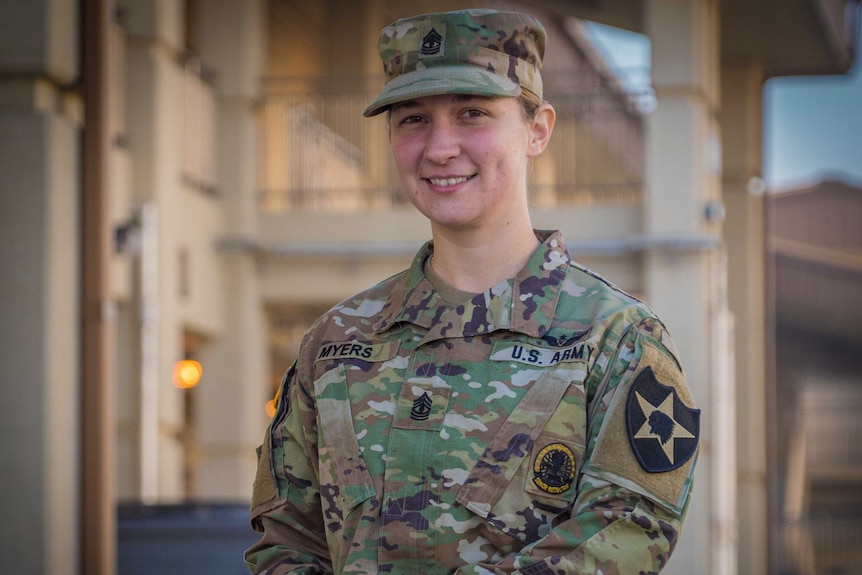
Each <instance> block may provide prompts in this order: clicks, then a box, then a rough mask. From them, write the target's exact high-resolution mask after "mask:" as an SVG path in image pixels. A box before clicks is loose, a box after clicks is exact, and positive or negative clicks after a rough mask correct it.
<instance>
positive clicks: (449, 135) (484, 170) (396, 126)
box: [389, 95, 553, 231]
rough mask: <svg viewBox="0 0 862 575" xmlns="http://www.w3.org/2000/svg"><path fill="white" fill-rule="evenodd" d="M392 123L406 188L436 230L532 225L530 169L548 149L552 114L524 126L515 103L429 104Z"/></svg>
mask: <svg viewBox="0 0 862 575" xmlns="http://www.w3.org/2000/svg"><path fill="white" fill-rule="evenodd" d="M389 121H390V144H391V147H392V154H393V157H394V159H395V167H396V169H397V170H398V177H399V180H400V182H401V188H402V190H403V191H404V193H405V194H407V196H408V197H409V198H410V201H411V202H412V203H413V205H414V206H416V208H417V209H418V210H419V211H420V212H422V213H423V214H424V215H425V216H426V217H427V218H429V219H430V220H431V222H432V225H436V226H444V227H448V228H454V229H466V228H471V227H480V226H487V225H491V226H505V225H506V223H507V222H511V221H512V219H513V218H522V217H524V218H528V217H529V212H528V209H527V197H526V196H527V194H526V171H527V161H528V159H529V158H531V157H534V156H537V155H538V154H540V153H541V152H542V150H544V148H545V146H546V145H547V140H548V138H549V137H550V132H551V130H552V128H553V108H550V106H542V107H540V109H539V112H538V114H537V115H536V118H535V119H533V120H527V119H526V118H525V114H524V111H523V108H522V106H521V103H520V101H519V100H518V99H516V98H485V97H479V96H464V95H443V96H428V97H423V98H417V99H415V100H411V101H408V102H405V103H403V104H399V105H397V106H395V107H393V109H392V111H391V114H390V119H389ZM496 229H499V230H501V231H502V229H503V228H496Z"/></svg>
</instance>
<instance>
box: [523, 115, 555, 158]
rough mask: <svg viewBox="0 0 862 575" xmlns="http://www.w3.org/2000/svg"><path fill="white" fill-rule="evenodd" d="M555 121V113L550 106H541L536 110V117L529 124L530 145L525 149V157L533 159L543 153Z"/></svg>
mask: <svg viewBox="0 0 862 575" xmlns="http://www.w3.org/2000/svg"><path fill="white" fill-rule="evenodd" d="M556 121H557V111H556V110H554V107H553V106H551V105H550V104H541V105H540V106H539V109H538V110H536V117H535V118H533V120H532V122H531V123H530V145H529V146H528V147H527V157H528V158H535V157H536V156H538V155H539V154H541V153H542V152H544V151H545V148H546V147H548V142H549V141H550V140H551V133H552V132H553V131H554V122H556Z"/></svg>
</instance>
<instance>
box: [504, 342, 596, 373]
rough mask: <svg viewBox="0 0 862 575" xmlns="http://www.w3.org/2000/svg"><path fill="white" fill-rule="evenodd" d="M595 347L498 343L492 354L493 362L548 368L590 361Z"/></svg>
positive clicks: (582, 343) (581, 344)
mask: <svg viewBox="0 0 862 575" xmlns="http://www.w3.org/2000/svg"><path fill="white" fill-rule="evenodd" d="M592 353H593V347H592V346H591V345H589V344H587V343H584V342H581V343H576V344H574V345H570V346H567V347H538V346H535V345H528V344H523V343H511V342H497V343H495V344H494V350H493V352H492V353H491V361H514V362H518V363H525V364H527V365H535V366H537V367H548V366H551V365H557V364H558V363H563V362H577V361H580V362H585V361H589V359H590V356H591V355H592Z"/></svg>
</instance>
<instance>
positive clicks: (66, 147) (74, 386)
mask: <svg viewBox="0 0 862 575" xmlns="http://www.w3.org/2000/svg"><path fill="white" fill-rule="evenodd" d="M13 4H14V5H13ZM77 7H78V3H77V2H73V1H72V0H67V1H53V2H48V1H33V2H26V3H6V5H4V7H3V9H2V12H0V13H2V17H0V174H2V182H0V269H2V279H0V312H2V317H3V318H4V320H3V323H2V326H0V361H2V365H3V376H2V379H0V381H2V383H0V459H2V461H3V471H2V472H0V492H2V493H3V496H2V498H0V516H2V517H3V521H2V524H0V560H2V563H3V569H4V570H6V571H8V572H17V573H35V574H41V573H59V572H64V571H65V572H67V573H72V574H73V573H75V572H76V570H77V565H78V563H79V558H80V550H79V545H80V539H79V535H78V533H79V521H80V511H79V509H78V498H79V489H80V480H79V479H78V477H79V473H80V470H81V468H80V463H79V458H78V454H79V453H80V448H81V445H80V443H79V440H78V437H79V435H78V430H79V425H80V420H79V412H78V404H79V401H80V376H79V369H80V360H79V354H80V347H79V343H78V341H79V338H78V333H79V331H78V330H79V321H80V307H79V306H80V289H79V281H80V275H79V269H78V262H79V258H80V254H81V253H80V250H79V241H78V237H79V233H80V228H79V220H78V214H79V208H80V204H79V194H80V188H79V184H78V182H79V179H80V174H81V172H80V168H79V164H78V158H79V153H80V147H79V136H80V132H79V125H78V120H79V119H80V118H79V114H78V113H77V112H76V110H78V109H80V100H79V99H78V98H76V97H73V96H69V95H67V94H64V93H63V92H62V91H61V89H62V87H63V86H65V85H67V84H68V83H69V82H71V81H72V80H74V79H75V77H76V73H77V67H78V64H79V61H78V50H77V46H78V37H77V30H76V28H74V27H71V26H68V24H67V23H68V22H75V21H76V20H77Z"/></svg>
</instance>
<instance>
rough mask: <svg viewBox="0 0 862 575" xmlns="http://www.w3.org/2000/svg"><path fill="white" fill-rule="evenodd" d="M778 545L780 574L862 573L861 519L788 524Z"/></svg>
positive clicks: (783, 525)
mask: <svg viewBox="0 0 862 575" xmlns="http://www.w3.org/2000/svg"><path fill="white" fill-rule="evenodd" d="M779 533H780V536H781V537H780V541H779V543H778V549H779V553H778V562H779V566H778V567H779V571H778V572H779V573H780V574H781V575H845V574H847V575H850V574H858V573H862V518H860V517H820V518H806V519H801V520H798V521H786V522H784V523H783V524H782V525H781V529H780V531H779Z"/></svg>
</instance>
